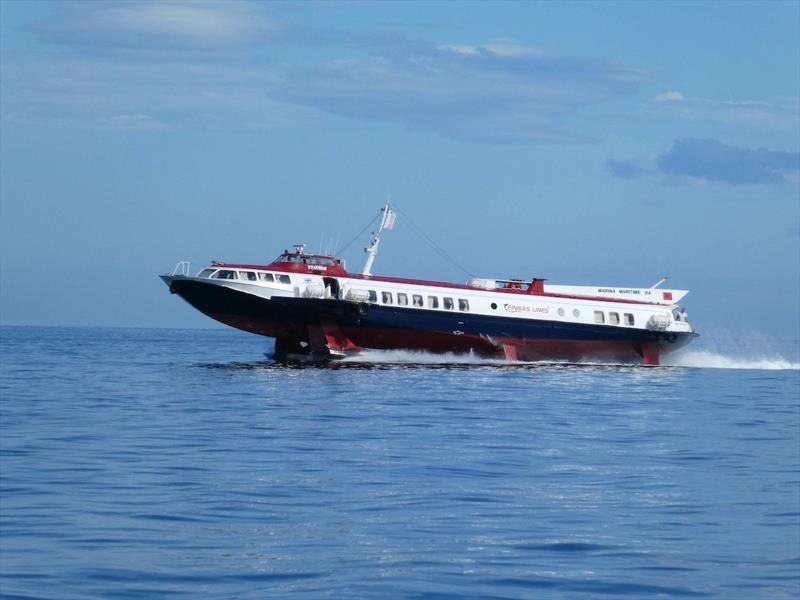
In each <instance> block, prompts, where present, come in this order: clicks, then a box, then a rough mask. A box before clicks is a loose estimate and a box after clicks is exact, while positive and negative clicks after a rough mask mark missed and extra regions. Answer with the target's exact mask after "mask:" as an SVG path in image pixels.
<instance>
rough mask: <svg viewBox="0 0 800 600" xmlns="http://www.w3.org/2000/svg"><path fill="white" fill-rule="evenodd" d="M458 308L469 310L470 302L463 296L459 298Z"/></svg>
mask: <svg viewBox="0 0 800 600" xmlns="http://www.w3.org/2000/svg"><path fill="white" fill-rule="evenodd" d="M458 310H469V302H468V301H467V300H464V299H463V298H459V299H458Z"/></svg>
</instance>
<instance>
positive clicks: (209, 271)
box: [197, 269, 216, 279]
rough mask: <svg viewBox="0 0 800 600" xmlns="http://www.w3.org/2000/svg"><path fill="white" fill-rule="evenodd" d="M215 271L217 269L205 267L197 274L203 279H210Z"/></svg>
mask: <svg viewBox="0 0 800 600" xmlns="http://www.w3.org/2000/svg"><path fill="white" fill-rule="evenodd" d="M214 271H216V269H203V270H202V271H200V272H199V273H198V274H197V276H198V277H202V278H203V279H208V278H209V277H211V274H212V273H213V272H214Z"/></svg>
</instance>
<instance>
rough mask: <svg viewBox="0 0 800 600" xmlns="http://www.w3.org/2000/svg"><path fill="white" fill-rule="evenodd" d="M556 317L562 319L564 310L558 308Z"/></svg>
mask: <svg viewBox="0 0 800 600" xmlns="http://www.w3.org/2000/svg"><path fill="white" fill-rule="evenodd" d="M558 316H559V317H563V316H564V309H563V308H559V309H558Z"/></svg>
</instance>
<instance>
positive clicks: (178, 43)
mask: <svg viewBox="0 0 800 600" xmlns="http://www.w3.org/2000/svg"><path fill="white" fill-rule="evenodd" d="M56 7H57V9H58V10H56V12H55V13H54V14H53V15H51V16H50V17H48V18H47V19H44V20H42V21H40V22H38V23H35V24H33V25H32V26H31V30H32V31H33V32H35V33H37V34H38V35H39V36H41V37H42V39H44V40H46V41H49V42H55V43H59V44H64V45H69V46H76V47H81V46H91V47H94V48H104V49H107V50H113V49H115V48H128V49H130V48H138V49H145V48H174V47H191V46H201V47H203V46H207V47H220V46H223V47H224V46H228V45H240V44H246V43H252V42H254V41H257V40H259V39H262V38H267V37H269V36H270V35H271V34H274V33H275V32H276V31H278V30H279V29H280V28H279V26H278V24H277V23H276V22H274V21H272V20H270V19H268V18H266V17H265V15H264V14H263V13H262V12H260V11H258V10H257V6H256V5H253V4H250V3H249V2H243V1H240V0H231V1H229V2H220V1H215V0H208V1H204V2H197V1H195V2H192V1H188V0H187V1H175V0H162V1H160V2H132V1H129V0H121V1H118V2H86V1H79V2H73V3H69V4H64V5H56Z"/></svg>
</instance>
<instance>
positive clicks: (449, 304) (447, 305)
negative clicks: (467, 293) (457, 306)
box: [443, 297, 453, 310]
mask: <svg viewBox="0 0 800 600" xmlns="http://www.w3.org/2000/svg"><path fill="white" fill-rule="evenodd" d="M443 300H444V309H445V310H453V299H452V298H447V297H445V298H444V299H443Z"/></svg>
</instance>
